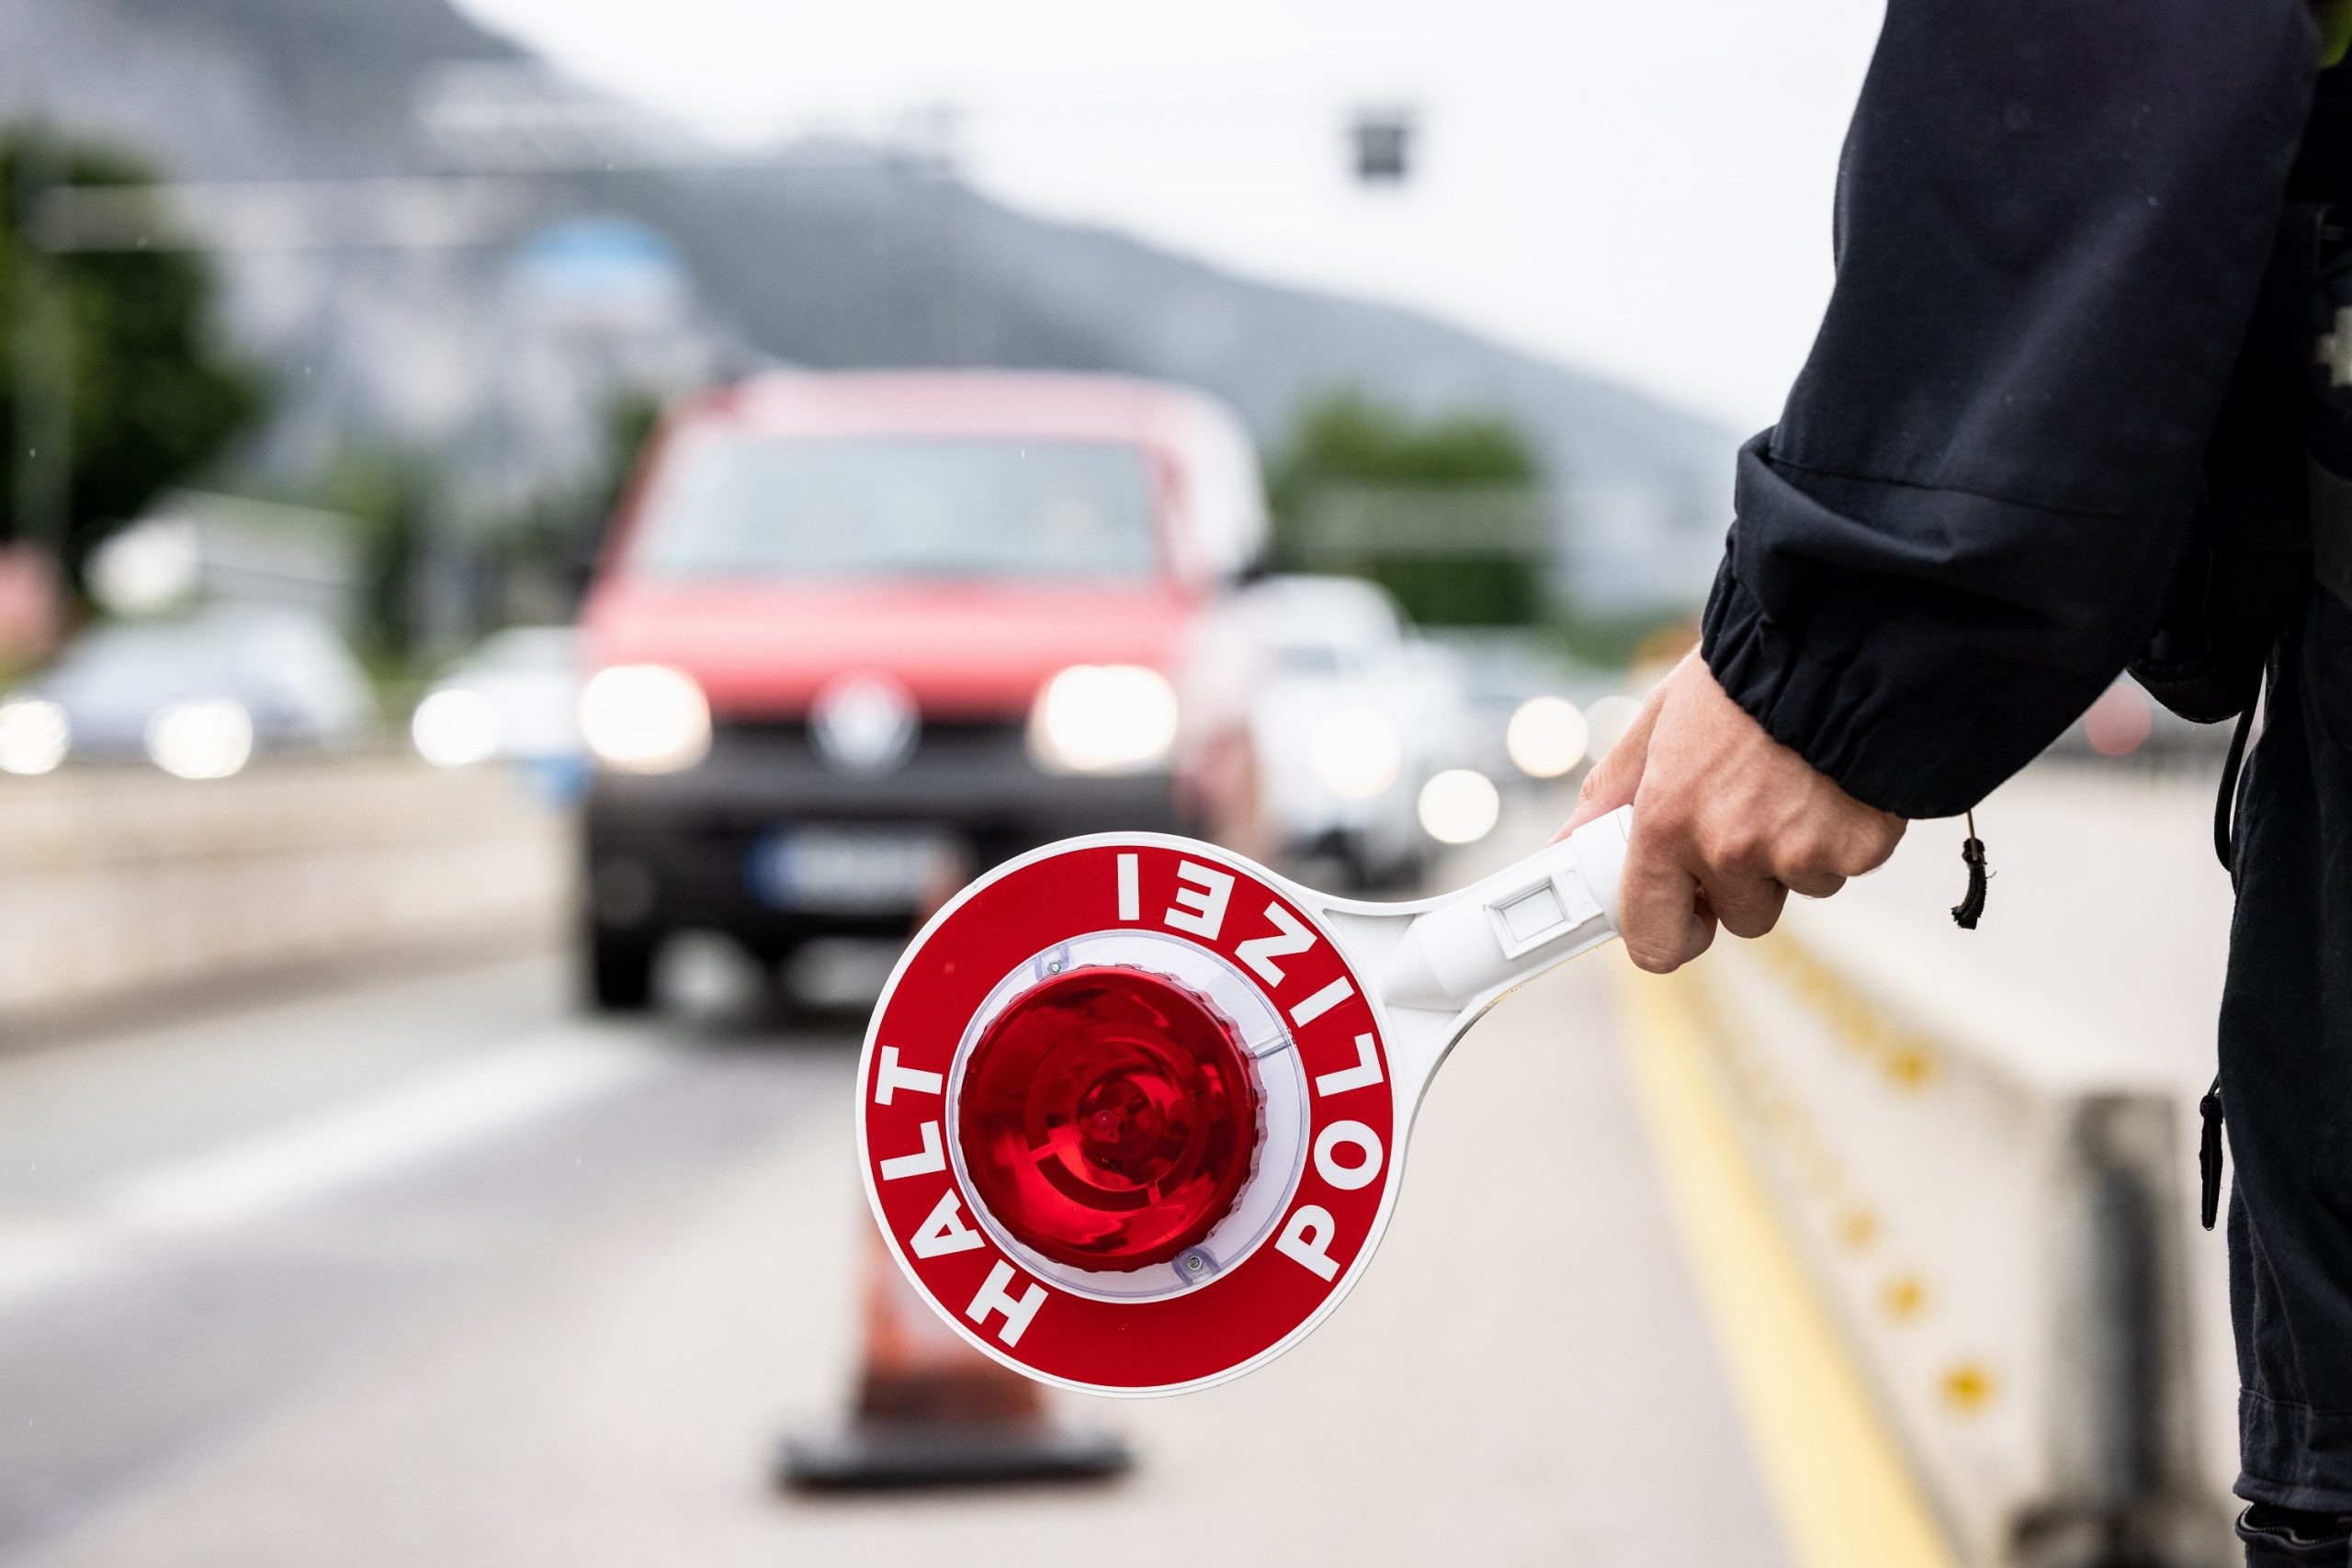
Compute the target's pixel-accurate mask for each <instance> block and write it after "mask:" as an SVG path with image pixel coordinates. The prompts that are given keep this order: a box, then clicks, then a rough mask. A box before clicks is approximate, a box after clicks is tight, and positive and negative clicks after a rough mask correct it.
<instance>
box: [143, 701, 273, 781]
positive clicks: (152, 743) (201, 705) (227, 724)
mask: <svg viewBox="0 0 2352 1568" xmlns="http://www.w3.org/2000/svg"><path fill="white" fill-rule="evenodd" d="M253 754H254V720H253V715H251V714H249V713H247V712H246V711H245V705H244V704H243V703H240V702H236V701H233V700H232V699H230V698H228V697H210V698H207V699H205V700H204V701H201V702H193V703H174V704H172V705H170V706H169V707H166V708H163V709H160V710H158V712H157V713H156V715H155V716H154V717H153V718H151V719H149V720H148V721H147V757H148V760H149V761H152V762H153V763H154V764H155V765H156V766H157V767H159V768H161V769H163V770H164V772H165V773H169V774H171V775H172V776H173V777H174V778H181V779H225V778H227V777H228V776H229V775H230V774H232V773H236V772H237V771H238V770H240V769H242V768H243V766H244V765H245V763H246V762H247V761H249V760H250V759H251V758H252V756H253Z"/></svg>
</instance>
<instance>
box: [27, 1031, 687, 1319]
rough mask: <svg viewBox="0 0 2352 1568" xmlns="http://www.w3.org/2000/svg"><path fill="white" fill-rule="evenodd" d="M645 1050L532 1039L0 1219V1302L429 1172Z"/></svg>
mask: <svg viewBox="0 0 2352 1568" xmlns="http://www.w3.org/2000/svg"><path fill="white" fill-rule="evenodd" d="M664 1060H665V1057H664V1055H663V1054H662V1052H660V1051H658V1050H656V1049H655V1048H653V1047H652V1046H650V1045H649V1044H645V1043H639V1042H634V1041H628V1040H624V1039H616V1038H613V1037H609V1036H598V1035H594V1034H583V1033H582V1032H577V1031H573V1032H560V1033H550V1034H548V1035H544V1036H536V1035H535V1036H531V1037H527V1038H526V1039H523V1040H520V1041H517V1042H515V1043H513V1044H509V1045H503V1046H497V1047H494V1048H492V1049H491V1050H488V1051H484V1052H482V1053H481V1054H479V1055H474V1056H470V1057H469V1058H468V1059H466V1060H465V1061H462V1062H459V1063H457V1064H455V1065H453V1066H445V1067H440V1068H436V1069H435V1070H433V1071H430V1072H427V1073H424V1074H421V1075H419V1076H417V1077H412V1078H410V1079H407V1080H406V1081H404V1082H401V1083H398V1084H395V1085H393V1086H392V1087H391V1088H390V1089H381V1090H379V1091H377V1092H375V1093H372V1094H370V1095H368V1096H367V1097H366V1098H364V1099H361V1100H356V1101H353V1102H348V1103H345V1104H339V1105H335V1106H333V1107H331V1108H329V1109H327V1110H325V1111H316V1112H312V1113H311V1114H309V1115H306V1116H302V1117H300V1118H297V1119H295V1120H293V1121H291V1122H285V1123H283V1124H281V1125H279V1126H277V1127H274V1128H270V1129H268V1130H266V1131H264V1132H262V1133H259V1134H254V1135H251V1136H248V1137H245V1138H242V1139H239V1140H236V1141H234V1142H232V1143H230V1144H227V1145H223V1146H221V1147H220V1148H217V1149H212V1150H209V1151H206V1152H204V1153H202V1154H198V1155H196V1156H191V1157H188V1158H184V1159H178V1160H174V1161H170V1162H168V1163H165V1164H163V1165H158V1166H153V1167H150V1168H146V1169H144V1170H141V1171H136V1172H134V1173H132V1174H131V1175H130V1176H129V1177H128V1178H125V1179H120V1180H118V1181H116V1182H113V1183H110V1184H109V1185H107V1187H105V1188H104V1189H102V1190H100V1191H99V1192H98V1193H96V1195H95V1196H94V1197H93V1198H92V1199H91V1200H90V1201H88V1202H86V1203H84V1204H80V1205H76V1206H75V1207H74V1208H72V1209H69V1210H67V1211H65V1212H64V1213H60V1214H56V1215H41V1216H36V1217H33V1218H29V1219H26V1220H20V1221H15V1222H0V1307H5V1306H6V1305H8V1304H10V1303H14V1302H18V1301H22V1300H24V1299H26V1298H28V1297H31V1296H37V1295H40V1294H42V1293H45V1292H49V1291H51V1290H54V1289H57V1288H59V1287H60V1286H62V1285H65V1284H68V1283H71V1282H73V1281H74V1280H80V1279H83V1278H85V1277H87V1276H88V1275H89V1274H91V1273H93V1272H95V1271H96V1270H98V1269H104V1268H106V1267H107V1266H109V1265H112V1264H116V1263H119V1262H123V1261H128V1260H130V1259H131V1258H135V1257H136V1256H137V1255H138V1253H139V1252H140V1250H141V1247H152V1246H153V1245H154V1244H156V1243H158V1242H161V1241H164V1240H167V1239H169V1238H172V1237H187V1236H191V1235H203V1234H206V1233H211V1232H220V1231H226V1230H231V1229H234V1228H236V1227H238V1226H241V1225H245V1224H253V1223H254V1222H256V1221H260V1220H265V1219H268V1218H270V1217H272V1216H274V1215H277V1214H279V1213H287V1212H289V1211H292V1210H295V1209H298V1208H301V1207H303V1206H305V1205H308V1204H311V1203H315V1202H318V1201H322V1200H324V1199H327V1198H330V1197H333V1196H334V1195H335V1194H337V1193H340V1192H343V1191H346V1190H351V1189H353V1188H356V1187H359V1186H362V1185H364V1184H366V1183H368V1182H370V1181H375V1180H379V1179H384V1178H386V1177H390V1176H392V1175H395V1174H397V1173H399V1172H401V1171H403V1170H407V1169H412V1168H416V1167H419V1166H423V1165H426V1164H429V1163H430V1162H432V1161H433V1160H435V1159H437V1158H443V1157H447V1156H449V1155H452V1154H455V1153H457V1152H458V1151H460V1150H462V1149H464V1148H467V1147H469V1146H471V1145H478V1144H481V1143H485V1142H488V1141H489V1140H490V1139H492V1138H493V1137H495V1136H497V1135H499V1134H504V1133H511V1132H513V1131H515V1130H517V1129H519V1128H521V1127H523V1126H525V1125H526V1124H528V1123H530V1122H536V1121H539V1120H542V1119H544V1118H546V1117H548V1116H550V1115H553V1114H555V1113H556V1112H558V1111H564V1110H566V1109H569V1108H571V1107H572V1106H575V1105H579V1104H582V1103H584V1102H585V1101H587V1100H592V1099H594V1098H596V1097H598V1096H600V1095H603V1094H605V1093H608V1092H610V1091H612V1090H614V1089H618V1088H620V1087H622V1086H623V1085H625V1084H627V1083H629V1082H631V1081H634V1080H635V1079H638V1078H640V1077H645V1076H647V1075H648V1074H650V1073H651V1072H653V1071H655V1070H656V1069H657V1068H658V1067H659V1066H661V1065H662V1063H663V1061H664Z"/></svg>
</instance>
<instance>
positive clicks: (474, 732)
mask: <svg viewBox="0 0 2352 1568" xmlns="http://www.w3.org/2000/svg"><path fill="white" fill-rule="evenodd" d="M408 732H409V738H410V739H412V740H413V741H415V742H416V754H417V755H418V756H420V757H422V758H424V760H425V761H428V762H430V763H432V764H433V765H434V766H435V767H436V768H464V767H470V766H471V765H473V764H474V763H476V762H486V761H490V759H491V758H492V757H495V756H496V755H498V708H497V706H496V705H494V704H493V703H492V702H491V700H490V699H489V698H488V697H486V696H484V695H482V694H481V693H480V692H476V691H471V690H469V689H468V688H466V687H464V686H444V687H443V688H441V690H439V691H437V692H435V693H433V694H431V695H429V696H427V697H426V698H425V699H424V701H423V702H421V703H419V704H417V705H416V714H415V716H414V717H413V718H411V719H410V720H409V725H408Z"/></svg>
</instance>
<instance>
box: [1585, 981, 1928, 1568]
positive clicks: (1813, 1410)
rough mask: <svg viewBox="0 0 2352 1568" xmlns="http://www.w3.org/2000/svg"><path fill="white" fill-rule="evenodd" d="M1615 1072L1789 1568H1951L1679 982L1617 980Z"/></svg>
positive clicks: (1685, 984)
mask: <svg viewBox="0 0 2352 1568" xmlns="http://www.w3.org/2000/svg"><path fill="white" fill-rule="evenodd" d="M1625 991H1626V996H1625V1001H1626V1008H1625V1011H1626V1014H1627V1017H1628V1021H1629V1022H1630V1024H1631V1027H1630V1028H1629V1029H1628V1031H1627V1032H1626V1037H1625V1043H1626V1053H1627V1065H1628V1076H1629V1077H1630V1078H1631V1080H1632V1082H1633V1086H1634V1094H1635V1099H1636V1100H1637V1101H1638V1102H1639V1104H1640V1106H1641V1108H1642V1113H1643V1117H1644V1120H1645V1122H1647V1124H1648V1128H1649V1133H1650V1137H1651V1141H1652V1144H1653V1145H1654V1146H1655V1147H1656V1149H1657V1154H1658V1159H1659V1164H1660V1166H1661V1168H1663V1171H1664V1174H1665V1178H1666V1183H1667V1188H1668V1193H1669V1196H1670V1198H1671V1200H1672V1203H1673V1208H1674V1213H1675V1216H1676V1220H1677V1223H1678V1224H1679V1226H1680V1228H1681V1231H1682V1236H1683V1243H1684V1247H1685V1249H1686V1251H1687V1252H1688V1254H1689V1256H1690V1258H1691V1269H1692V1272H1693V1273H1694V1274H1695V1275H1696V1276H1697V1278H1698V1281H1699V1286H1700V1292H1701V1295H1702V1298H1703V1300H1704V1302H1705V1304H1706V1308H1707V1314H1708V1316H1709V1319H1710V1321H1711V1322H1712V1324H1713V1328H1714V1333H1715V1338H1716V1342H1717V1344H1718V1345H1719V1346H1720V1347H1721V1348H1722V1350H1723V1355H1724V1362H1725V1365H1726V1368H1727V1370H1728V1371H1729V1373H1730V1377H1731V1382H1732V1387H1733V1389H1734V1391H1735V1393H1736V1396H1737V1400H1738V1404H1739V1407H1740V1411H1741V1415H1742V1416H1743V1418H1744V1419H1745V1421H1746V1424H1747V1430H1748V1434H1749V1438H1750V1440H1751V1442H1752V1443H1753V1444H1754V1447H1755V1449H1756V1453H1757V1458H1758V1464H1759V1467H1760V1468H1761V1470H1762V1472H1763V1474H1764V1478H1765V1482H1766V1484H1767V1487H1768V1489H1769V1490H1770V1495H1771V1497H1772V1500H1773V1504H1774V1506H1775V1509H1776V1511H1777V1512H1778V1514H1779V1517H1780V1519H1781V1530H1782V1533H1783V1535H1784V1537H1785V1538H1786V1540H1787V1544H1788V1549H1789V1553H1790V1556H1791V1557H1792V1559H1794V1561H1795V1562H1797V1563H1798V1564H1799V1568H1956V1563H1957V1559H1956V1558H1955V1557H1954V1555H1953V1553H1952V1551H1951V1547H1950V1546H1949V1545H1948V1544H1947V1542H1946V1540H1945V1539H1944V1536H1943V1533H1942V1531H1941V1530H1940V1529H1938V1528H1937V1525H1936V1522H1935V1518H1934V1516H1933V1514H1932V1513H1931V1512H1930V1510H1929V1508H1928V1504H1927V1501H1926V1498H1925V1497H1924V1495H1922V1494H1921V1492H1920V1490H1919V1487H1918V1485H1917V1482H1916V1480H1915V1479H1914V1477H1913V1475H1912V1474H1911V1472H1910V1469H1909V1467H1908V1465H1907V1464H1906V1463H1905V1461H1904V1458H1903V1454H1902V1450H1901V1448H1900V1446H1899V1445H1898V1444H1897V1442H1896V1440H1895V1438H1894V1434H1893V1433H1892V1432H1891V1431H1889V1430H1888V1429H1887V1427H1886V1425H1885V1423H1884V1422H1883V1419H1882V1418H1881V1416H1880V1415H1879V1412H1878V1408H1877V1406H1876V1404H1874V1403H1873V1402H1872V1400H1871V1394H1870V1391H1869V1389H1868V1387H1867V1386H1866V1385H1865V1383H1864V1382H1863V1378H1862V1375H1861V1372H1860V1369H1859V1368H1857V1367H1856V1366H1855V1365H1854V1363H1853V1361H1852V1360H1851V1359H1850V1358H1849V1356H1848V1355H1847V1353H1846V1350H1845V1348H1844V1346H1843V1343H1842V1341H1841V1340H1840V1338H1839V1337H1838V1332H1837V1329H1836V1326H1835V1325H1834V1324H1833V1322H1832V1321H1831V1319H1830V1316H1829V1314H1828V1313H1827V1312H1826V1310H1825V1309H1824V1307H1823V1304H1822V1303H1821V1302H1820V1301H1819V1299H1818V1298H1817V1297H1816V1296H1815V1293H1814V1291H1813V1288H1812V1286H1811V1285H1810V1284H1809V1283H1808V1282H1807V1280H1806V1278H1805V1272H1804V1266H1803V1264H1802V1263H1801V1262H1800V1261H1799V1258H1798V1257H1797V1254H1796V1250H1795V1248H1794V1247H1793V1245H1792V1240H1791V1238H1790V1236H1789V1235H1787V1234H1786V1232H1785V1231H1783V1230H1782V1228H1781V1224H1780V1222H1779V1221H1778V1220H1777V1219H1776V1218H1775V1217H1774V1215H1773V1212H1772V1206H1771V1203H1770V1200H1769V1198H1768V1197H1767V1196H1766V1193H1765V1190H1764V1187H1763V1184H1762V1182H1761V1180H1760V1179H1759V1177H1758V1172H1757V1171H1756V1170H1755V1168H1753V1167H1752V1165H1751V1164H1750V1163H1749V1160H1748V1156H1747V1153H1746V1151H1745V1149H1744V1147H1743V1145H1742V1143H1741V1139H1740V1134H1739V1132H1738V1129H1737V1127H1736V1124H1735V1123H1734V1121H1733V1113H1732V1111H1731V1109H1730V1107H1729V1106H1728V1105H1727V1104H1726V1103H1725V1102H1724V1096H1723V1093H1722V1091H1721V1090H1720V1089H1718V1087H1717V1085H1716V1081H1715V1079H1714V1077H1713V1074H1712V1072H1711V1070H1710V1068H1709V1067H1708V1066H1707V1064H1706V1063H1705V1062H1704V1061H1703V1060H1702V1052H1703V1051H1704V1050H1705V1048H1706V1047H1705V1043H1704V1042H1703V1040H1702V1034H1701V1029H1700V1025H1699V1022H1698V1020H1697V1019H1696V1017H1695V1016H1694V1014H1693V1012H1692V1006H1691V997H1690V994H1689V991H1688V982H1686V981H1658V980H1652V979H1647V978H1643V977H1638V976H1637V977H1634V978H1632V979H1629V980H1628V981H1627V983H1626V987H1625Z"/></svg>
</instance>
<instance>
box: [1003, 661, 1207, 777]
mask: <svg viewBox="0 0 2352 1568" xmlns="http://www.w3.org/2000/svg"><path fill="white" fill-rule="evenodd" d="M1175 745H1176V688H1175V687H1173V686H1171V685H1170V684H1169V683H1168V677H1167V676H1165V675H1162V674H1161V673H1160V672H1159V671H1157V670H1147V669H1145V668H1144V667H1143V666H1142V665H1140V664H1073V665H1071V666H1070V667H1069V669H1067V670H1065V671H1062V672H1061V673H1060V674H1058V675H1056V676H1055V677H1054V678H1053V679H1052V680H1050V681H1048V682H1046V685H1045V689H1044V690H1043V691H1041V692H1039V693H1038V694H1037V702H1036V705H1035V706H1034V707H1033V708H1031V709H1030V711H1029V750H1030V752H1031V753H1032V754H1033V755H1034V756H1035V758H1036V759H1037V761H1038V762H1039V763H1040V764H1041V765H1043V766H1045V767H1047V768H1050V769H1053V770H1054V771H1055V772H1057V773H1135V772H1136V771H1138V770H1140V769H1144V768H1148V767H1150V766H1152V765H1153V764H1155V763H1157V762H1160V761H1165V760H1166V759H1167V756H1168V753H1169V752H1170V751H1171V750H1174V749H1175Z"/></svg>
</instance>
